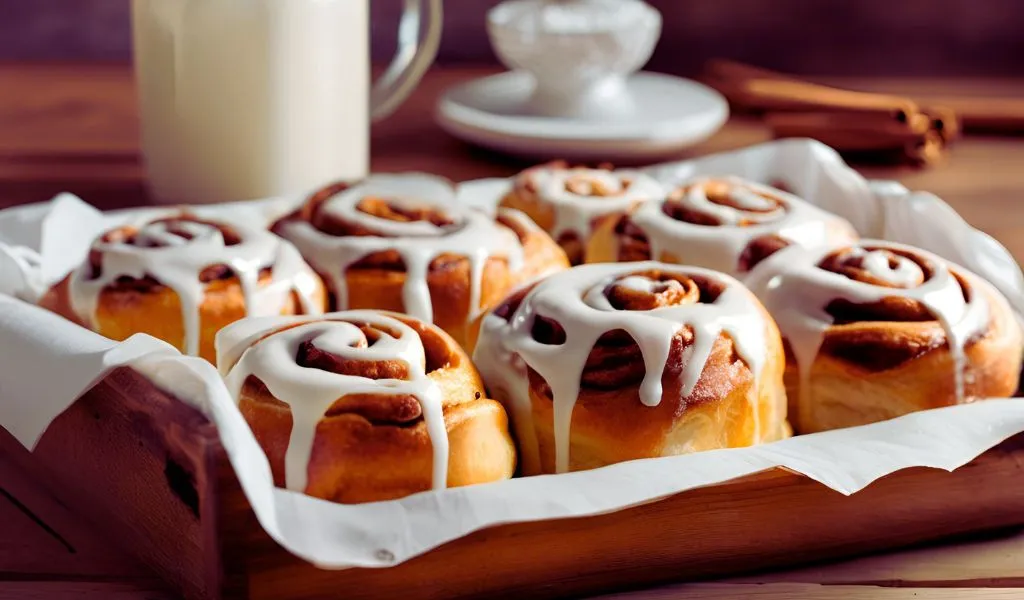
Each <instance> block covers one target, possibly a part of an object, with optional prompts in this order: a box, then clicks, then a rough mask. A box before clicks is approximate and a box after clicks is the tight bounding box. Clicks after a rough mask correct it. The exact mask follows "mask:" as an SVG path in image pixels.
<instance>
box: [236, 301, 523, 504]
mask: <svg viewBox="0 0 1024 600" xmlns="http://www.w3.org/2000/svg"><path fill="white" fill-rule="evenodd" d="M217 350H218V353H217V360H218V368H219V369H220V371H221V373H222V374H223V375H224V377H225V380H226V382H227V385H228V390H229V391H230V392H231V393H232V394H233V395H234V397H235V398H236V400H237V401H238V405H239V409H240V410H241V412H242V415H243V416H244V417H245V419H246V421H247V422H248V423H249V425H250V427H251V428H252V430H253V433H254V434H255V436H256V439H257V441H258V442H259V444H260V446H261V447H262V448H263V449H264V451H265V452H266V454H267V457H268V458H269V460H270V466H271V471H272V473H273V476H274V481H275V483H276V484H277V485H278V486H285V487H287V488H288V489H292V490H296V491H303V492H305V493H307V494H309V495H311V496H315V497H318V498H323V499H326V500H332V501H335V502H345V503H355V502H371V501H376V500H388V499H393V498H400V497H402V496H406V495H409V494H412V493H415V492H419V491H424V490H429V489H441V488H444V487H446V486H452V487H454V486H461V485H470V484H474V483H483V482H488V481H495V480H499V479H506V478H508V477H511V476H512V473H513V471H514V470H515V464H516V456H515V447H514V445H513V443H512V439H511V437H510V436H509V433H508V419H507V417H506V414H505V411H504V409H503V408H502V407H501V405H500V404H498V403H497V402H495V401H494V400H490V399H488V398H487V396H486V395H485V392H484V388H483V384H482V383H481V381H480V377H479V375H478V374H477V372H476V369H474V368H473V365H472V363H471V362H470V360H469V357H468V356H467V355H466V353H465V352H464V351H463V350H462V349H461V348H460V347H459V346H458V344H456V343H455V342H454V341H453V340H452V338H451V337H450V336H448V335H447V334H446V333H444V332H443V331H441V330H440V329H438V328H437V327H435V326H433V325H429V324H427V323H424V322H422V321H418V320H416V319H413V318H410V317H408V316H405V315H398V314H394V313H385V312H381V311H372V310H356V311H348V312H338V313H331V314H327V315H324V316H322V317H276V318H270V317H268V318H263V319H247V320H245V321H241V322H239V323H236V324H235V325H232V326H231V327H228V328H226V329H225V330H224V331H223V332H222V333H221V334H220V335H219V336H218V338H217Z"/></svg>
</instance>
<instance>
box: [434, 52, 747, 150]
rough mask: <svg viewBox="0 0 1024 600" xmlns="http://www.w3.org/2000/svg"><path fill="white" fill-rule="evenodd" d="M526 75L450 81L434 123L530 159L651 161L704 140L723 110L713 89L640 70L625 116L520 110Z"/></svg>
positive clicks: (528, 82)
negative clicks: (587, 117) (588, 117)
mask: <svg viewBox="0 0 1024 600" xmlns="http://www.w3.org/2000/svg"><path fill="white" fill-rule="evenodd" d="M532 90H533V81H532V78H531V76H530V75H529V74H527V73H524V72H515V71H512V72H507V73H501V74H499V75H492V76H490V77H484V78H481V79H476V80H473V81H469V82H466V83H463V84H460V85H457V86H455V87H453V88H451V89H449V90H448V91H446V92H445V93H444V95H443V96H441V99H440V100H439V101H438V104H437V111H436V118H437V121H438V123H439V124H440V125H441V127H442V128H443V129H444V130H445V131H447V132H448V133H450V134H452V135H453V136H455V137H457V138H460V139H463V140H465V141H467V142H470V143H473V144H477V145H480V146H483V147H485V148H491V149H493V150H498V151H500V152H506V153H509V154H515V155H518V156H523V157H528V158H531V159H542V160H546V159H552V158H572V159H580V160H610V161H614V160H623V159H628V160H654V159H657V158H664V157H665V156H667V155H670V154H673V153H675V152H677V151H679V150H681V149H683V148H686V147H688V146H692V145H693V144H696V143H697V142H700V141H702V140H704V139H707V138H708V137H710V136H711V134H713V133H715V132H716V131H718V129H719V128H720V127H721V126H722V124H723V123H725V121H726V119H727V118H728V117H729V105H728V103H726V101H725V98H723V97H722V95H721V94H719V93H718V92H716V91H715V90H713V89H711V88H709V87H707V86H705V85H702V84H700V83H697V82H696V81H692V80H689V79H681V78H679V77H673V76H671V75H662V74H659V73H646V72H640V73H636V74H634V75H632V76H631V77H630V78H629V80H628V82H627V90H628V93H629V94H630V96H631V97H632V100H633V104H634V110H633V115H634V116H632V117H631V118H628V119H621V120H616V121H605V122H594V121H583V120H573V119H565V118H554V117H544V116H537V115H531V114H528V113H527V111H526V109H525V105H526V101H527V99H528V98H529V97H530V94H531V92H532Z"/></svg>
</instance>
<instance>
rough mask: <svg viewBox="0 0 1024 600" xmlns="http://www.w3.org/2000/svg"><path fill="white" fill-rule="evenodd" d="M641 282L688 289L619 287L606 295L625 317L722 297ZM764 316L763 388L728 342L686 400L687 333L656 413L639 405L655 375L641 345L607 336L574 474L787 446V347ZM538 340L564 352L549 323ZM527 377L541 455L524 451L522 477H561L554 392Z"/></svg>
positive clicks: (573, 453) (595, 352) (600, 344)
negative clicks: (648, 376) (764, 445)
mask: <svg viewBox="0 0 1024 600" xmlns="http://www.w3.org/2000/svg"><path fill="white" fill-rule="evenodd" d="M638 274H639V275H642V276H646V277H650V278H651V279H654V280H656V281H676V282H678V284H679V285H678V286H677V285H674V284H673V285H666V286H665V287H664V288H662V289H656V290H655V292H654V293H647V292H643V291H638V290H636V289H627V288H624V287H617V286H611V287H610V288H609V289H608V290H607V291H606V295H607V297H608V298H609V301H610V302H611V303H612V305H613V306H616V307H617V308H619V309H620V310H650V309H651V308H655V307H661V306H674V305H683V304H693V303H698V302H710V301H713V300H714V298H716V297H717V295H718V294H720V293H721V292H722V289H723V288H722V285H721V284H720V283H719V282H717V281H712V280H706V279H702V278H697V277H681V276H678V275H675V274H669V273H663V272H657V271H644V272H638ZM528 292H529V288H527V289H523V290H519V291H518V292H517V293H516V294H513V295H512V296H510V297H509V298H508V299H507V300H506V301H505V302H504V303H502V304H501V305H500V306H499V307H498V308H497V309H496V310H495V313H494V314H496V315H498V316H501V317H502V318H506V319H507V318H508V317H509V316H510V315H511V314H513V313H514V312H515V310H516V308H517V307H518V305H519V304H520V303H521V302H522V300H523V298H524V297H525V296H526V294H527V293H528ZM759 310H760V311H761V313H762V316H763V317H764V322H765V332H764V334H765V339H766V341H767V344H768V349H767V350H768V351H767V357H768V358H767V362H766V364H765V366H764V370H763V371H762V376H761V378H760V379H759V380H757V381H756V382H755V377H754V374H753V373H752V372H751V370H750V368H749V367H748V366H747V365H746V363H744V361H743V360H742V359H741V358H740V357H739V355H738V353H737V350H736V346H735V344H734V343H733V341H732V339H731V338H730V337H729V336H728V335H727V334H726V333H722V334H720V335H719V337H718V339H717V340H715V342H714V346H713V349H712V352H711V355H710V357H709V358H708V361H707V363H706V365H705V367H704V370H703V372H702V373H701V375H700V378H699V380H698V382H697V385H696V387H695V388H694V389H693V391H692V392H691V393H690V394H689V395H688V396H684V394H683V390H682V385H683V383H682V382H683V378H682V372H683V368H684V363H685V360H686V357H687V350H688V349H689V347H690V346H691V344H692V343H693V340H694V334H693V331H692V330H691V329H690V328H683V329H681V330H680V331H679V332H678V333H677V334H676V335H675V337H674V338H673V339H672V345H671V349H670V353H669V357H668V360H667V362H666V365H665V369H664V372H663V375H662V398H661V402H660V403H659V404H658V405H657V406H654V407H650V406H645V405H643V404H642V403H641V401H640V383H641V381H642V379H643V377H644V374H645V373H646V366H645V364H644V361H643V356H642V354H641V352H640V348H639V346H638V345H637V343H636V342H635V341H634V340H633V339H632V338H631V337H630V336H629V335H628V334H627V333H626V332H624V331H621V330H616V331H611V332H607V333H605V334H604V335H602V336H601V337H600V338H599V339H598V340H597V343H596V344H595V345H594V347H593V349H592V350H591V351H590V354H589V356H588V357H587V361H586V365H585V367H584V370H583V374H582V377H581V382H580V391H579V396H578V398H577V401H576V404H575V408H574V409H573V416H572V424H571V429H570V432H571V433H570V452H569V455H570V460H571V463H570V469H571V470H581V469H588V468H594V467H599V466H604V465H608V464H612V463H616V462H622V461H626V460H632V459H637V458H650V457H656V456H668V455H674V454H682V453H688V452H695V451H700V450H709V449H714V448H731V447H740V446H748V445H752V444H756V443H761V442H766V441H774V440H777V439H782V438H783V437H786V436H787V435H788V433H787V431H788V426H787V425H786V424H785V421H786V397H785V391H784V387H783V382H782V371H783V368H784V365H785V358H784V354H783V351H782V341H781V338H780V336H779V332H778V329H777V328H776V327H775V324H774V322H773V321H772V320H771V318H770V317H769V316H768V314H767V312H766V311H764V309H763V308H760V309H759ZM532 336H533V338H534V340H536V341H539V342H542V343H548V344H560V343H565V336H564V332H563V331H562V329H561V326H560V325H559V324H558V323H556V322H554V321H551V320H550V319H545V318H539V317H538V318H537V319H536V321H535V326H534V329H533V332H532ZM528 377H529V387H530V401H531V408H532V416H533V419H532V421H533V428H534V431H535V433H536V436H537V441H538V446H539V452H540V454H539V456H531V454H532V450H531V449H530V448H527V447H525V445H524V446H522V447H521V448H520V452H521V456H522V462H523V469H524V472H525V473H527V474H532V473H537V472H543V473H553V472H554V471H555V445H554V433H553V430H552V423H553V418H554V415H553V412H552V411H553V403H552V394H551V389H550V387H549V386H548V384H547V382H545V381H544V380H543V379H542V378H541V376H540V375H539V374H538V373H537V372H536V371H534V370H533V369H528ZM755 386H756V387H755Z"/></svg>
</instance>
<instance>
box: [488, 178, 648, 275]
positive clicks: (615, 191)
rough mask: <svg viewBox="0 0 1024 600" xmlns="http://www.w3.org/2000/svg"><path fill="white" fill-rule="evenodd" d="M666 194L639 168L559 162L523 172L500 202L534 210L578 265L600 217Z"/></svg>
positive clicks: (531, 212)
mask: <svg viewBox="0 0 1024 600" xmlns="http://www.w3.org/2000/svg"><path fill="white" fill-rule="evenodd" d="M663 196H664V190H663V189H662V186H661V184H660V183H658V182H657V181H655V180H654V179H653V178H651V177H649V176H647V175H645V174H643V173H641V172H639V171H625V170H624V171H613V170H610V169H605V168H598V169H588V168H584V167H576V168H570V167H569V166H568V164H566V163H565V162H562V161H556V162H551V163H548V164H545V165H540V166H536V167H532V168H530V169H527V170H525V171H523V172H522V173H520V174H519V176H518V177H516V179H515V182H514V183H513V187H512V190H511V191H510V192H509V193H508V195H506V196H505V198H503V199H502V201H501V206H505V207H509V208H516V209H519V210H521V211H523V212H524V213H526V214H527V215H529V217H530V218H531V219H533V220H534V222H536V223H537V224H538V225H540V227H541V228H543V229H544V230H545V231H547V232H548V233H550V234H551V237H553V238H554V239H555V240H556V241H557V242H558V243H559V244H560V245H561V246H562V248H563V249H565V252H566V254H567V255H568V256H569V262H570V263H572V264H574V265H577V264H580V263H582V262H583V257H584V249H585V248H586V245H587V243H588V242H589V240H590V236H591V234H592V232H593V229H594V226H595V224H596V223H597V221H598V220H599V219H600V218H602V217H606V216H608V215H619V214H622V213H624V212H626V211H628V210H629V209H630V208H632V207H634V206H636V205H637V204H642V203H645V202H649V201H652V200H658V199H660V198H662V197H663Z"/></svg>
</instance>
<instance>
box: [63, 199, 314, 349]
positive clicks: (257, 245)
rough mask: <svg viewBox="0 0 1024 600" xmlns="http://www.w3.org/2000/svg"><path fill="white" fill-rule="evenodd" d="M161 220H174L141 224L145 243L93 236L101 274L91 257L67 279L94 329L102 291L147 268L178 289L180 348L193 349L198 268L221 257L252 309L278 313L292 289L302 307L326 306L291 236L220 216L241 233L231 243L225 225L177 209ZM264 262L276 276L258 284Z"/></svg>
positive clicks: (251, 312) (75, 305) (201, 292)
mask: <svg viewBox="0 0 1024 600" xmlns="http://www.w3.org/2000/svg"><path fill="white" fill-rule="evenodd" d="M163 219H174V220H173V221H172V222H168V221H166V220H162V219H157V220H154V221H150V222H147V223H145V224H143V225H141V226H140V227H138V229H137V231H136V239H137V240H138V241H139V242H140V245H135V244H129V243H125V242H123V241H104V240H103V238H102V237H101V238H100V239H98V240H96V241H95V242H94V243H93V245H92V250H94V251H96V252H98V253H99V256H100V276H99V277H97V278H95V279H91V278H90V276H91V265H90V263H89V261H86V262H85V263H84V264H83V265H82V266H81V267H80V268H79V269H77V270H75V271H74V272H73V273H72V274H71V278H70V281H69V291H70V300H71V307H72V310H74V312H75V314H76V315H77V316H78V318H79V319H81V320H82V322H84V323H86V324H88V325H89V326H90V327H92V328H93V329H96V322H95V321H96V310H97V308H98V306H99V299H100V295H101V293H102V292H103V290H104V289H105V288H106V287H107V286H109V285H111V284H112V283H114V282H115V281H116V280H117V279H118V278H119V277H131V278H134V279H142V278H143V277H145V276H147V275H148V276H150V277H152V278H153V279H155V280H156V281H158V282H160V283H161V284H162V285H165V286H167V287H168V288H170V289H171V290H173V291H174V292H175V293H176V294H177V295H178V299H179V301H180V303H181V313H182V314H181V316H182V321H183V323H184V330H185V347H184V348H183V350H184V352H185V353H186V354H190V355H196V354H198V353H199V337H200V315H199V307H200V306H201V305H202V303H203V299H204V296H205V293H206V286H207V284H205V283H203V282H202V281H200V280H199V275H200V273H202V271H203V270H204V269H205V268H207V267H209V266H211V265H218V264H223V265H227V266H228V268H229V269H231V271H232V273H233V274H234V275H235V276H236V277H237V278H238V282H239V285H240V287H241V289H242V294H243V297H244V299H245V310H246V315H247V316H262V315H275V314H280V313H281V311H282V310H283V309H284V307H285V306H286V305H287V303H288V302H289V301H290V300H291V298H292V293H293V292H294V293H295V295H296V296H297V297H298V298H299V301H300V304H301V308H302V310H303V312H304V313H307V314H316V313H319V312H321V311H320V307H319V306H317V304H316V302H315V300H314V298H315V297H316V295H317V292H318V290H319V283H318V281H317V278H316V275H315V274H314V273H313V272H312V270H311V269H310V268H309V266H308V265H307V264H306V263H305V261H304V260H303V259H302V257H301V256H300V255H299V253H298V251H296V250H295V248H294V247H292V245H291V244H289V243H288V242H286V241H284V240H282V239H281V238H279V237H277V236H276V235H274V234H272V233H270V232H269V231H266V230H264V229H258V228H254V227H248V226H244V225H241V224H234V223H223V224H224V225H225V226H227V227H230V229H231V230H232V231H233V232H235V233H236V234H237V236H238V238H239V242H238V243H237V244H233V245H227V244H226V243H225V241H224V235H223V234H222V233H221V231H220V230H219V229H218V228H217V227H214V226H213V225H211V224H209V223H205V222H197V221H192V220H188V219H191V217H188V216H186V215H180V214H179V215H167V216H165V217H164V218H163ZM182 233H183V234H184V235H182ZM147 244H149V245H147ZM267 267H270V268H271V279H272V281H271V282H270V283H269V284H267V285H262V286H261V285H260V282H259V278H260V271H261V270H262V269H264V268H267Z"/></svg>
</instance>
